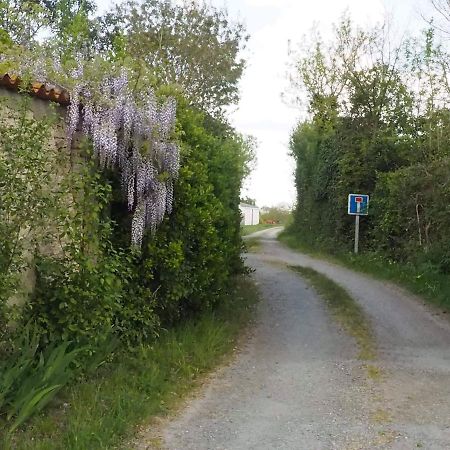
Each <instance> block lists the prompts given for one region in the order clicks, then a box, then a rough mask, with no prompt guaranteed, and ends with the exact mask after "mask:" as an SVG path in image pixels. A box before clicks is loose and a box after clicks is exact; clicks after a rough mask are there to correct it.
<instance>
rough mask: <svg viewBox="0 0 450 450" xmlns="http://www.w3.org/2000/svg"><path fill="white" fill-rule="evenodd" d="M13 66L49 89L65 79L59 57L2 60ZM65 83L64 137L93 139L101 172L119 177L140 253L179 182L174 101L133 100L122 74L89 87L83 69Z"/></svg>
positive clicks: (145, 94) (145, 95) (149, 95)
mask: <svg viewBox="0 0 450 450" xmlns="http://www.w3.org/2000/svg"><path fill="white" fill-rule="evenodd" d="M4 62H8V63H10V64H13V65H14V67H15V69H14V70H15V72H17V75H19V76H21V77H24V76H25V75H27V76H31V77H32V78H33V79H34V80H36V81H41V82H46V83H48V84H51V83H49V79H50V78H53V77H55V74H56V77H57V78H61V79H64V78H65V79H66V80H67V75H65V74H64V70H63V69H62V67H61V64H60V63H59V60H58V58H57V57H55V58H52V60H51V63H50V65H49V62H48V61H44V60H43V59H42V58H40V57H37V58H29V59H24V58H21V57H17V59H16V60H15V61H13V58H11V57H8V58H6V59H5V58H2V55H0V63H4ZM78 67H79V68H78V69H77V70H74V71H73V72H72V73H70V76H69V77H68V79H69V80H70V82H71V84H73V88H72V89H70V90H69V93H70V105H69V107H68V114H67V137H68V142H69V144H71V143H72V141H73V138H74V135H75V133H76V132H82V133H83V134H85V135H86V136H88V137H89V138H91V140H92V142H93V147H94V154H95V156H96V158H97V159H98V161H99V165H100V167H101V168H115V169H118V170H119V171H120V174H121V181H122V187H123V192H124V196H125V198H126V199H127V203H128V208H129V210H130V211H131V212H132V214H133V220H132V236H131V240H132V244H133V245H135V246H138V247H140V246H141V245H142V239H143V236H144V233H145V231H146V230H150V231H151V232H152V233H154V232H155V231H156V228H157V227H158V225H159V224H160V223H161V222H162V221H163V219H164V216H165V214H166V213H167V214H170V213H171V211H172V205H173V191H174V181H175V180H176V178H177V177H178V171H179V167H180V154H179V148H178V146H177V144H176V143H175V142H174V141H172V140H171V135H172V131H173V128H174V126H175V118H176V117H175V115H176V101H175V99H173V98H168V99H167V100H166V101H165V102H164V103H162V104H161V103H160V102H158V100H157V98H156V96H155V93H154V91H153V89H152V88H148V89H147V90H146V91H140V92H139V98H138V99H136V97H135V95H134V94H133V92H132V90H131V88H130V80H129V78H128V73H127V71H126V70H122V72H121V74H120V75H119V76H111V75H107V76H105V77H104V78H103V79H102V80H101V81H100V82H98V80H97V81H96V82H95V83H93V82H91V81H89V77H88V76H86V75H85V73H84V68H83V64H82V63H81V62H80V63H79V65H78Z"/></svg>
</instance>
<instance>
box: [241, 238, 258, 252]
mask: <svg viewBox="0 0 450 450" xmlns="http://www.w3.org/2000/svg"><path fill="white" fill-rule="evenodd" d="M244 244H245V249H246V251H247V252H250V253H251V252H256V251H257V250H258V249H259V248H260V247H261V241H260V240H259V239H258V238H248V239H245V240H244Z"/></svg>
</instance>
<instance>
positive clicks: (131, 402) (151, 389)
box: [12, 278, 257, 450]
mask: <svg viewBox="0 0 450 450" xmlns="http://www.w3.org/2000/svg"><path fill="white" fill-rule="evenodd" d="M256 301H257V293H256V289H255V286H254V284H253V283H252V282H251V280H250V279H248V278H239V279H238V281H237V282H236V283H235V287H234V290H233V291H232V292H231V293H229V294H228V295H227V298H225V299H224V301H223V302H222V304H221V306H220V307H219V308H218V309H216V310H215V311H214V312H209V313H205V314H203V315H202V316H201V317H199V318H196V319H192V320H189V321H187V322H185V323H184V324H182V325H180V326H178V327H176V328H173V329H171V330H168V331H166V332H165V333H164V334H163V335H162V336H161V337H160V339H159V340H158V341H156V342H154V344H153V345H149V346H141V347H139V348H136V349H135V350H134V351H133V352H128V353H126V352H123V353H121V354H119V355H117V357H116V358H115V360H114V361H113V362H112V363H109V364H107V365H105V366H103V367H102V368H101V369H100V370H99V371H98V372H97V373H96V375H95V376H94V377H92V378H90V379H87V380H84V381H80V382H78V383H77V384H73V385H72V386H69V387H68V388H67V389H65V390H64V391H63V392H62V394H61V395H60V396H59V397H58V401H57V403H56V404H54V405H53V406H52V408H50V409H49V410H47V411H46V412H45V413H43V414H41V415H39V416H37V417H35V418H34V419H32V420H31V421H30V422H29V424H28V426H27V427H26V428H25V429H23V430H21V431H19V432H17V433H16V434H15V436H14V438H13V446H12V448H14V449H21V450H25V449H27V450H38V449H39V450H44V449H45V450H56V449H58V450H75V449H76V450H87V449H89V450H95V449H111V448H125V447H123V446H124V445H125V444H124V442H128V441H129V440H130V439H131V438H132V436H134V435H135V434H136V432H137V429H138V427H139V426H140V425H142V424H144V423H148V421H149V420H150V419H151V418H152V417H155V416H161V415H165V414H167V413H168V412H169V411H171V410H173V409H174V408H176V406H177V405H178V404H179V401H180V400H181V399H182V398H183V397H184V396H185V395H186V394H187V393H188V392H190V391H191V390H192V389H193V388H195V387H196V386H198V385H199V383H200V380H201V379H202V375H204V374H206V373H208V372H209V371H211V370H212V369H213V368H214V367H216V366H217V365H218V364H220V363H221V362H223V361H224V358H225V356H226V355H228V354H230V353H231V351H232V350H233V348H234V346H235V343H236V339H237V338H238V336H239V335H240V331H241V330H242V328H243V326H245V325H246V324H247V323H248V321H249V320H250V318H251V315H252V310H253V306H254V305H255V303H256Z"/></svg>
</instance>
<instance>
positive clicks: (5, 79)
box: [0, 74, 70, 106]
mask: <svg viewBox="0 0 450 450" xmlns="http://www.w3.org/2000/svg"><path fill="white" fill-rule="evenodd" d="M20 83H21V79H20V77H18V76H15V75H10V74H5V75H0V86H3V87H5V88H6V89H10V90H13V91H18V90H19V86H20ZM29 92H30V94H31V95H33V96H34V97H38V98H40V99H42V100H48V101H51V102H56V103H59V104H61V105H64V106H67V105H69V104H70V95H69V92H68V91H67V90H66V89H64V88H62V87H60V86H56V85H54V84H50V83H42V82H37V81H36V82H33V83H31V84H30V87H29Z"/></svg>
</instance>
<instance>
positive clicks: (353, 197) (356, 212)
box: [348, 194, 369, 253]
mask: <svg viewBox="0 0 450 450" xmlns="http://www.w3.org/2000/svg"><path fill="white" fill-rule="evenodd" d="M348 214H350V215H352V216H355V253H358V250H359V217H360V216H367V215H368V214H369V196H368V195H363V194H350V195H349V196H348Z"/></svg>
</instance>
